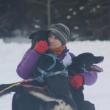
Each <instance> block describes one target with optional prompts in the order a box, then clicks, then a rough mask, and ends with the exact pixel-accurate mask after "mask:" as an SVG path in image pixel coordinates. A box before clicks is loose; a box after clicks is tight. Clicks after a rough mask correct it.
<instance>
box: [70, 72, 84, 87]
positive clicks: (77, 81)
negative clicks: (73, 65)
mask: <svg viewBox="0 0 110 110" xmlns="http://www.w3.org/2000/svg"><path fill="white" fill-rule="evenodd" d="M69 81H70V84H71V86H72V87H73V88H75V89H79V88H80V87H82V86H83V84H84V79H83V76H82V75H80V74H76V75H74V76H71V77H70V80H69Z"/></svg>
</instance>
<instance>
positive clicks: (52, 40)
mask: <svg viewBox="0 0 110 110" xmlns="http://www.w3.org/2000/svg"><path fill="white" fill-rule="evenodd" d="M48 42H49V47H50V48H51V49H53V48H58V47H60V46H62V43H61V41H60V40H59V39H58V38H57V37H56V36H54V35H52V34H51V35H50V36H49V38H48Z"/></svg>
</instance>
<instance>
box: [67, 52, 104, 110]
mask: <svg viewBox="0 0 110 110" xmlns="http://www.w3.org/2000/svg"><path fill="white" fill-rule="evenodd" d="M103 60H104V57H103V56H94V55H93V54H92V53H89V52H87V53H82V54H80V55H78V56H76V57H75V58H74V59H73V62H72V65H71V66H70V67H69V70H71V71H69V73H70V76H71V75H75V74H80V73H83V72H87V71H96V72H102V71H103V69H102V68H100V67H99V66H98V65H97V64H98V63H101V62H102V61H103ZM83 88H84V87H83V86H82V87H81V88H80V89H78V90H76V89H74V88H73V87H71V92H72V95H73V98H74V100H75V102H76V104H77V107H78V110H95V107H94V104H92V103H90V102H89V101H85V100H84V95H83Z"/></svg>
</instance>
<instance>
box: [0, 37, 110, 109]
mask: <svg viewBox="0 0 110 110" xmlns="http://www.w3.org/2000/svg"><path fill="white" fill-rule="evenodd" d="M29 47H30V43H29V42H28V43H23V42H21V43H20V42H19V43H17V42H15V43H14V42H11V43H4V42H3V41H2V39H0V84H4V83H12V82H16V81H20V80H21V79H20V78H19V77H18V76H17V74H16V66H17V65H18V63H19V61H20V60H21V58H22V56H23V54H24V53H25V51H26V50H27V49H28V48H29ZM68 48H69V49H70V50H71V51H72V52H74V54H75V55H78V54H80V53H83V52H92V53H94V54H95V55H102V56H104V57H105V59H104V62H103V63H101V64H100V66H101V67H103V69H104V72H102V73H100V74H99V75H98V76H99V78H98V80H97V82H96V83H95V84H94V85H92V86H85V90H84V94H85V98H86V99H87V100H89V101H91V102H93V103H94V104H95V106H96V110H107V109H108V108H109V103H110V84H109V80H110V63H109V62H110V61H109V59H110V58H109V57H110V42H107V41H106V42H100V41H94V42H90V41H86V42H70V43H68ZM12 95H13V93H11V94H9V95H5V96H3V97H2V98H0V109H1V110H11V100H12Z"/></svg>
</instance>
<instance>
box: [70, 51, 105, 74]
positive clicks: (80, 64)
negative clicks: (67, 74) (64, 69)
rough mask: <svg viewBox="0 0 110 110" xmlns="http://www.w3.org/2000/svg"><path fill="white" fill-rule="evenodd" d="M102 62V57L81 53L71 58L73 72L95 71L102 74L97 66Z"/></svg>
mask: <svg viewBox="0 0 110 110" xmlns="http://www.w3.org/2000/svg"><path fill="white" fill-rule="evenodd" d="M103 60H104V57H103V56H95V55H93V54H92V53H89V52H87V53H82V54H80V55H78V56H76V57H75V58H73V63H72V65H73V67H74V72H84V71H96V72H102V71H103V69H102V68H101V67H99V66H98V65H97V64H98V63H101V62H102V61H103Z"/></svg>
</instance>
